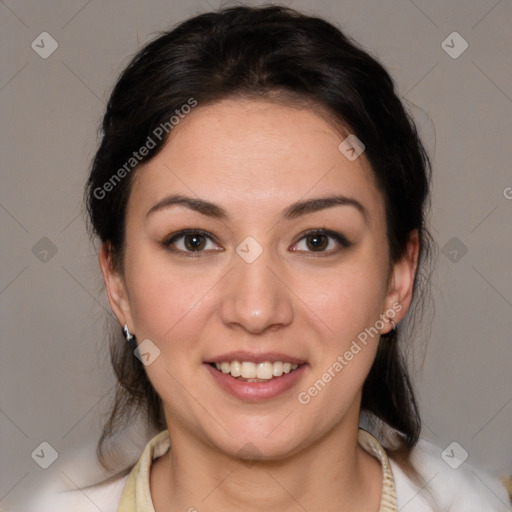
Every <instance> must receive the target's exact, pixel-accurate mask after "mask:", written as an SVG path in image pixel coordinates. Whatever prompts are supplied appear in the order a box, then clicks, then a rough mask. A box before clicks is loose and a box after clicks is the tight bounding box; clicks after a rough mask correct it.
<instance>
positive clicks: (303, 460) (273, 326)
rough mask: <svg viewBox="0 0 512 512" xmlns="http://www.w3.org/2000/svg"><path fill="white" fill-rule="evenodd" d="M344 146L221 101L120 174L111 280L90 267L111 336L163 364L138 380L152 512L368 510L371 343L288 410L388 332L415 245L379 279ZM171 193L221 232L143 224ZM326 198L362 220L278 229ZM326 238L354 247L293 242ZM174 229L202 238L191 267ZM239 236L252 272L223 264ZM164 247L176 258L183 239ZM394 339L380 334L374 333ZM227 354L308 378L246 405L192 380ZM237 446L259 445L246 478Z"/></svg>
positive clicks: (373, 496)
mask: <svg viewBox="0 0 512 512" xmlns="http://www.w3.org/2000/svg"><path fill="white" fill-rule="evenodd" d="M344 137H345V135H343V134H342V133H341V132H340V130H339V129H338V128H337V127H336V126H335V125H334V124H333V123H332V122H329V119H328V118H327V117H326V116H325V115H323V114H322V113H321V112H320V111H319V110H313V109H311V108H293V107H291V106H286V105H283V104H276V103H271V102H268V101H264V100H241V99H227V100H223V101H221V102H217V103H215V104H213V105H209V106H200V105H199V106H197V107H196V108H195V109H194V110H193V111H192V112H191V113H190V114H189V115H187V117H186V118H185V119H184V120H182V121H180V124H179V125H178V126H177V127H175V128H174V129H173V133H172V137H170V139H169V140H168V142H167V143H166V145H165V146H164V148H163V150H162V151H161V152H160V153H159V154H158V155H157V156H156V157H155V158H154V159H153V160H152V161H150V162H149V163H148V164H146V165H145V166H144V167H143V168H141V169H139V170H138V171H137V174H136V175H135V176H134V183H133V188H132V192H131V195H130V198H129V201H128V205H127V217H126V252H125V260H124V272H123V273H120V272H118V271H117V270H116V269H114V268H113V266H112V261H111V258H110V257H109V253H108V251H107V250H106V247H103V249H102V251H101V255H100V264H101V268H102V271H103V274H104V278H105V282H106V285H107V291H108V296H109V300H110V304H111V307H112V309H113V311H114V313H115V314H116V316H117V318H118V320H119V322H120V323H121V325H124V324H127V325H128V327H129V329H130V332H132V333H134V334H135V335H136V336H137V339H138V340H139V343H140V342H141V341H142V340H145V339H150V340H151V341H152V342H153V343H154V344H155V345H157V346H158V348H159V349H160V351H161V353H160V356H159V357H158V358H157V359H155V361H154V362H153V363H152V364H151V365H149V366H146V367H145V369H146V371H147V374H148V376H149V378H150V380H151V382H152V384H153V386H154V387H155V389H156V391H157V392H158V394H159V395H160V397H161V398H162V401H163V404H164V411H165V417H166V422H167V426H168V429H169V432H170V437H171V445H172V449H171V450H170V451H169V452H167V454H165V455H164V456H162V457H160V458H159V459H158V460H156V461H155V462H154V463H153V466H152V470H151V476H150V484H151V493H152V499H153V503H154V507H155V510H156V511H157V512H163V511H171V512H174V511H178V510H179V511H184V510H188V509H190V508H191V507H195V508H196V509H197V510H199V511H217V510H224V511H235V510H237V511H239V510H244V511H255V512H256V511H267V510H281V511H299V510H304V509H306V510H308V511H309V512H315V511H320V510H321V511H323V512H325V511H335V510H336V511H338V510H341V509H343V510H344V511H346V512H351V511H361V510H368V511H371V510H375V511H377V510H378V508H379V502H380V496H381V485H382V482H381V479H382V473H381V468H380V464H379V463H378V461H377V460H376V459H375V458H373V457H372V456H370V455H369V454H367V453H366V452H365V451H364V450H363V449H362V448H361V447H360V446H359V445H358V444H357V431H358V424H359V415H360V401H361V390H362V386H363V383H364V380H365V378H366V376H367V374H368V372H369V370H370V367H371V364H372V362H373V360H374V357H375V353H376V348H377V343H378V338H379V336H375V337H374V338H370V341H369V343H368V344H367V346H365V347H364V348H363V349H362V350H361V351H360V352H359V353H358V354H357V355H355V356H354V358H353V359H352V360H351V361H350V362H349V364H348V365H347V366H346V367H345V368H343V370H342V371H341V372H339V373H337V374H336V377H335V378H333V379H332V380H331V382H329V383H328V384H327V385H326V386H325V388H324V389H323V390H322V391H321V392H319V393H318V395H317V396H315V397H313V398H312V399H311V401H310V402H309V403H308V404H307V405H303V404H301V403H300V402H299V401H298V399H297V395H298V393H299V392H301V391H307V389H308V388H309V387H310V386H311V385H312V384H313V383H314V382H315V381H317V380H318V379H319V378H321V376H322V374H324V373H325V372H326V371H327V369H328V368H329V367H331V366H332V365H333V363H334V362H335V361H336V359H337V357H338V356H339V355H342V354H343V353H345V352H346V351H347V350H348V349H349V348H350V346H351V343H352V341H353V340H354V339H356V337H357V335H358V334H359V333H360V332H362V331H364V329H365V328H368V327H370V326H373V325H375V323H376V321H377V320H378V319H379V318H380V315H382V314H384V313H385V312H386V311H388V310H389V309H390V308H392V306H393V304H395V305H396V304H397V303H400V304H401V306H402V308H401V310H400V312H397V313H396V316H395V317H394V318H393V320H394V321H395V322H396V323H398V322H399V321H400V320H401V319H402V318H403V316H404V315H405V314H406V312H407V310H408V308H409V306H410V302H411V299H412V287H413V280H414V275H415V272H416V265H417V259H418V247H419V246H418V240H417V237H416V236H415V233H414V234H413V236H411V239H410V242H409V245H408V250H407V253H406V255H405V256H404V258H403V259H402V260H401V261H399V262H398V263H397V264H395V265H394V267H393V268H392V269H391V270H390V265H389V254H388V251H389V249H388V242H387V238H386V221H385V211H384V200H383V197H382V194H381V192H380V191H379V190H378V189H377V187H376V185H375V181H374V178H373V174H372V171H371V168H370V166H369V163H368V161H367V160H366V158H365V156H364V153H363V154H362V155H361V156H360V157H359V158H357V159H356V160H354V161H349V160H348V159H347V158H346V157H345V156H344V155H343V154H342V153H341V152H340V151H339V150H338V145H339V144H340V142H341V141H342V139H343V138H344ZM178 193H179V194H183V195H186V196H189V197H193V198H201V199H205V200H208V201H211V202H213V203H215V204H217V205H219V206H222V207H223V208H224V209H225V210H226V211H227V213H228V214H229V216H230V218H229V219H226V220H219V219H214V218H210V217H208V216H205V215H202V214H200V213H198V212H195V211H192V210H190V209H188V208H186V207H184V206H172V207H169V208H162V209H159V210H157V211H155V212H153V213H151V214H149V215H148V211H149V210H150V209H151V208H152V207H153V206H154V205H155V204H157V203H158V202H159V201H161V200H162V199H164V198H166V197H168V196H169V195H171V194H178ZM333 193H337V194H343V195H344V196H348V197H350V198H354V199H356V200H357V201H359V202H360V203H361V204H362V205H363V206H364V208H365V209H366V215H367V218H365V217H364V216H363V215H362V214H361V213H360V212H359V211H358V210H357V209H356V208H354V207H352V206H347V205H341V206H340V205H338V206H335V207H330V208H326V209H323V210H321V211H316V212H312V213H307V214H305V215H303V216H300V217H298V218H295V219H292V220H285V221H280V215H281V212H282V211H283V210H284V209H285V208H286V207H288V206H289V205H290V204H292V203H294V202H296V201H298V200H301V199H302V200H304V199H311V198H318V197H323V196H329V195H332V194H333ZM324 227H325V228H326V229H329V230H333V231H336V232H339V233H342V234H343V235H345V236H346V238H347V239H348V240H349V241H350V242H352V244H353V245H351V246H350V247H343V246H341V245H340V244H339V243H338V242H336V240H335V239H332V238H330V237H328V238H327V239H321V240H323V241H324V242H325V243H328V246H326V247H325V249H323V250H324V253H322V252H318V251H315V246H314V245H312V244H311V239H310V238H309V239H308V238H304V237H303V236H304V235H303V233H304V232H305V231H306V230H308V229H311V228H318V229H320V228H324ZM186 228H194V229H202V230H204V231H207V232H209V233H211V234H212V235H214V237H215V239H214V240H209V239H205V240H204V241H203V242H204V243H205V244H206V245H205V246H204V248H203V252H201V253H195V254H199V256H198V257H187V256H186V255H184V254H183V253H173V252H171V251H170V250H169V248H168V247H166V246H165V245H164V243H163V241H165V240H167V239H169V236H170V235H172V234H173V233H176V232H178V231H179V230H181V229H186ZM247 236H251V237H253V238H254V239H255V240H257V242H258V243H259V244H260V246H261V247H262V248H263V252H262V254H261V255H260V256H259V257H258V258H257V259H256V260H255V261H254V262H253V263H247V262H246V261H244V260H243V259H242V258H241V257H240V256H239V255H238V254H237V252H236V247H237V246H238V245H239V244H240V243H241V242H242V241H243V240H244V239H245V238H246V237H247ZM308 240H309V243H308ZM189 241H190V240H189ZM174 247H175V249H176V250H179V249H181V250H182V251H186V250H187V246H185V240H184V238H181V239H179V240H177V241H176V242H175V244H174ZM189 253H190V246H189ZM322 254H324V256H322ZM326 254H327V255H326ZM391 328H392V326H391V324H390V323H389V322H386V323H385V325H384V327H383V328H382V329H381V333H385V332H388V331H389V330H390V329H391ZM234 350H247V351H250V352H255V353H258V352H270V351H278V352H282V353H285V354H288V355H291V356H295V357H299V358H302V359H303V360H305V361H307V367H306V369H305V371H304V373H303V376H302V377H301V379H300V380H299V382H298V383H297V384H295V385H294V386H293V388H292V389H291V390H289V391H287V392H285V393H284V394H281V395H279V396H277V397H275V398H272V399H269V400H264V401H260V402H249V401H243V400H240V399H237V398H234V397H233V396H231V395H229V394H227V393H226V392H225V391H223V390H222V389H221V388H220V387H219V386H218V385H217V384H216V383H215V381H214V379H213V378H212V376H211V375H210V373H209V372H208V371H207V369H206V368H205V366H204V364H203V363H204V362H205V361H208V360H209V359H211V358H213V357H214V356H218V355H221V354H224V353H227V352H230V351H234ZM247 443H251V445H253V446H254V447H256V448H253V452H254V453H253V457H255V458H257V459H258V461H257V462H255V463H253V464H248V463H247V461H245V460H241V459H240V457H239V456H238V455H237V454H238V453H239V451H240V450H241V449H242V448H243V447H244V446H246V445H247ZM247 449H248V448H247V447H246V450H247Z"/></svg>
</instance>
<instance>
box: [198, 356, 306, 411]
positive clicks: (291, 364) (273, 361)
mask: <svg viewBox="0 0 512 512" xmlns="http://www.w3.org/2000/svg"><path fill="white" fill-rule="evenodd" d="M240 356H243V357H240ZM235 357H236V359H235ZM247 359H252V361H250V360H249V361H248V360H247ZM204 367H205V368H206V369H207V370H208V371H209V373H210V375H211V377H212V378H213V382H214V383H215V384H216V385H218V386H219V387H220V389H222V390H224V391H225V392H227V393H228V394H230V395H231V396H234V397H235V398H237V399H239V400H243V401H249V402H258V401H261V400H268V399H272V398H276V397H278V396H280V395H285V393H286V392H288V391H290V392H291V390H292V389H293V388H294V386H296V385H297V383H298V382H299V381H300V379H301V378H302V377H303V376H304V373H305V371H306V369H307V367H308V363H306V362H305V361H304V360H299V359H294V358H291V357H286V356H284V355H277V354H276V355H273V356H272V355H270V354H266V355H259V356H255V355H252V354H247V353H244V354H238V355H235V354H231V357H226V356H221V357H220V358H217V360H216V361H207V362H205V363H204ZM285 396H287V395H285Z"/></svg>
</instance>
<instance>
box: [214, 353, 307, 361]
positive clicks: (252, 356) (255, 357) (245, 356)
mask: <svg viewBox="0 0 512 512" xmlns="http://www.w3.org/2000/svg"><path fill="white" fill-rule="evenodd" d="M231 361H240V362H243V361H247V362H251V363H265V362H267V361H270V362H275V361H283V362H284V363H292V364H303V363H305V362H306V361H305V360H304V359H301V358H299V357H293V356H289V355H288V354H282V353H279V352H260V353H254V352H244V351H238V352H228V353H227V354H221V355H220V356H215V357H211V358H209V359H207V360H206V361H205V362H206V363H223V362H231Z"/></svg>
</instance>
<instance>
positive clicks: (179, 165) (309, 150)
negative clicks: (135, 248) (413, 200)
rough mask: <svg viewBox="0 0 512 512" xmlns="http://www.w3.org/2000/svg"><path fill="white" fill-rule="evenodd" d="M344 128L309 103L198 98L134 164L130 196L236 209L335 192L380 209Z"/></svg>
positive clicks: (140, 201)
mask: <svg viewBox="0 0 512 512" xmlns="http://www.w3.org/2000/svg"><path fill="white" fill-rule="evenodd" d="M348 133H349V132H348V131H347V132H345V133H344V132H343V130H340V128H339V127H338V126H336V125H335V124H334V123H333V122H332V121H331V120H330V119H329V118H328V116H327V115H326V114H325V112H322V111H318V110H314V109H313V108H296V107H293V106H289V105H282V104H277V103H275V102H270V101H265V100H240V99H227V100H222V101H219V102H217V103H214V104H211V105H207V106H201V105H198V106H197V107H195V108H194V109H193V110H192V112H191V113H190V114H188V115H187V116H185V117H184V118H183V119H181V120H180V122H179V124H178V125H176V126H175V127H174V128H173V131H172V133H171V136H170V137H169V139H168V141H167V143H166V144H165V146H164V147H163V149H162V150H161V152H160V153H159V154H158V155H157V156H156V157H155V158H153V159H152V160H151V161H150V162H149V163H148V164H146V165H144V166H143V167H142V168H140V169H139V170H138V171H137V173H136V176H135V177H134V178H135V179H134V183H133V188H132V194H131V196H132V197H131V198H130V202H132V199H133V203H134V204H136V205H139V206H140V207H147V208H150V207H151V206H152V205H153V204H155V203H156V202H158V201H161V200H162V199H164V198H165V196H166V195H169V194H170V193H175V192H180V193H184V194H187V195H189V196H196V197H200V198H204V199H208V200H210V201H212V202H215V203H218V204H221V205H223V206H224V207H225V208H226V209H228V210H229V211H233V212H240V214H242V212H245V213H250V212H252V213H257V212H260V213H261V212H262V211H263V210H264V211H272V210H274V209H275V210H276V211H277V210H279V211H281V210H282V208H284V207H286V206H288V205H289V204H291V203H294V202H296V201H298V200H299V199H301V198H302V199H303V198H309V197H320V196H325V195H328V194H329V195H330V194H333V193H339V194H343V195H345V196H347V197H353V198H355V199H357V200H358V201H359V202H361V203H363V204H364V205H365V207H366V208H367V209H368V210H369V211H370V214H371V216H373V217H379V216H382V214H383V200H382V197H381V194H380V192H379V191H378V190H377V188H376V184H375V179H374V175H373V171H372V169H371V167H370V165H369V163H368V161H367V159H366V158H365V156H364V153H363V154H362V155H361V156H360V157H358V158H357V159H356V160H354V161H350V160H348V159H347V158H346V157H345V155H344V154H343V153H342V152H340V150H339V149H338V146H339V144H340V143H341V141H342V140H343V139H344V138H345V137H346V136H347V135H348Z"/></svg>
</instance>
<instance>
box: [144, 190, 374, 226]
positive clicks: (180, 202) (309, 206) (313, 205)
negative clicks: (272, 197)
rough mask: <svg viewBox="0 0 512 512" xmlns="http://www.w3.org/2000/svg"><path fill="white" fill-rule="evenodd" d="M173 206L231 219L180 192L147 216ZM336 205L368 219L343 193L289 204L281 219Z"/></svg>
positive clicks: (355, 203) (203, 202) (164, 200)
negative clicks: (354, 211) (348, 207)
mask: <svg viewBox="0 0 512 512" xmlns="http://www.w3.org/2000/svg"><path fill="white" fill-rule="evenodd" d="M172 206H184V207H185V208H189V209H190V210H193V211H195V212H198V213H200V214H202V215H205V216H207V217H212V218H214V219H219V220H225V221H228V220H229V219H230V217H229V214H228V213H227V211H226V210H225V209H224V208H222V206H219V205H216V204H214V203H211V202H210V201H206V200H204V199H198V198H194V197H188V196H184V195H180V194H174V195H171V196H169V197H166V198H164V199H162V200H161V201H159V202H158V203H156V204H155V205H154V206H152V207H151V208H150V209H149V210H148V212H147V214H146V217H148V216H149V215H151V214H152V213H155V212H157V211H160V210H164V209H167V208H171V207H172ZM334 206H352V207H354V208H356V209H357V210H358V211H359V213H360V214H361V215H362V216H363V217H364V220H365V222H367V221H368V212H367V210H366V208H365V207H364V206H363V205H362V204H361V203H360V202H359V201H357V200H356V199H353V198H351V197H346V196H343V195H332V196H327V197H318V198H314V199H307V200H302V201H297V202H296V203H293V204H291V205H290V206H288V208H286V209H285V210H284V211H283V212H282V214H281V220H292V219H296V218H297V217H300V216H302V215H306V214H308V213H314V212H317V211H320V210H325V209H326V208H332V207H334Z"/></svg>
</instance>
